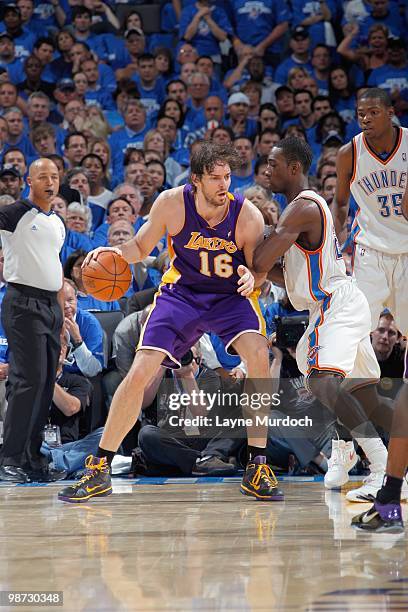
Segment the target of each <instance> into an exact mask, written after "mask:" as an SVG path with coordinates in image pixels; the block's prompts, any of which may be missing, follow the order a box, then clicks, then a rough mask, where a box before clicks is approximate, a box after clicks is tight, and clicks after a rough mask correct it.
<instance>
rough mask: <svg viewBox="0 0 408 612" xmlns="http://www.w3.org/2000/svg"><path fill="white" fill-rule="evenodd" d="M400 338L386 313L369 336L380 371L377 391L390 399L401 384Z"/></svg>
mask: <svg viewBox="0 0 408 612" xmlns="http://www.w3.org/2000/svg"><path fill="white" fill-rule="evenodd" d="M400 338H401V334H400V332H399V331H398V329H397V327H396V325H395V321H394V317H393V316H392V315H391V313H389V312H387V311H385V312H383V313H382V314H381V316H380V319H379V321H378V326H377V328H376V329H375V330H374V331H373V332H372V334H371V343H372V345H373V349H374V352H375V356H376V357H377V360H378V363H379V366H380V369H381V380H380V382H379V384H378V391H379V393H380V394H381V395H382V396H386V397H390V398H392V399H394V398H395V396H396V394H397V392H398V389H399V388H400V387H401V385H402V384H403V376H404V350H403V349H402V348H401V345H400V343H399V340H400Z"/></svg>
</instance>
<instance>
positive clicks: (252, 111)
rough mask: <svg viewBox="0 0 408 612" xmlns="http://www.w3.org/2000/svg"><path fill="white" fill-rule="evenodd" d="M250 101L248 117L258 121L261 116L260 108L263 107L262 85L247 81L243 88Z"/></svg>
mask: <svg viewBox="0 0 408 612" xmlns="http://www.w3.org/2000/svg"><path fill="white" fill-rule="evenodd" d="M241 91H242V93H244V94H245V95H246V96H247V98H248V100H249V111H248V117H249V118H250V119H255V120H256V119H257V118H258V115H259V107H260V106H261V98H262V85H261V84H260V83H258V82H257V81H247V82H246V83H245V84H244V85H243V86H242V88H241Z"/></svg>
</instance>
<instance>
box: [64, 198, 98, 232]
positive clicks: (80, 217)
mask: <svg viewBox="0 0 408 612" xmlns="http://www.w3.org/2000/svg"><path fill="white" fill-rule="evenodd" d="M67 228H68V229H70V230H72V231H74V232H78V233H79V234H86V236H87V237H89V234H90V232H91V229H92V212H91V209H90V208H88V206H85V205H84V204H80V203H79V202H71V204H69V205H68V208H67Z"/></svg>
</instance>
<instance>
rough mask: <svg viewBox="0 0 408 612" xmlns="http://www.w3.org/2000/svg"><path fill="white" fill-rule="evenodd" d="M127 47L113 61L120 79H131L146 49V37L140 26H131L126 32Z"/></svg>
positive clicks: (116, 74) (117, 76)
mask: <svg viewBox="0 0 408 612" xmlns="http://www.w3.org/2000/svg"><path fill="white" fill-rule="evenodd" d="M124 36H125V49H124V50H123V52H122V53H121V54H118V56H117V57H116V58H115V60H114V61H113V64H112V65H113V68H114V70H115V76H116V78H117V80H118V81H120V80H121V79H130V78H131V77H132V76H133V74H134V73H135V72H136V71H137V68H138V64H137V60H138V57H139V55H141V54H142V53H143V52H144V50H145V45H146V39H145V35H144V33H143V30H142V29H141V28H140V27H136V26H132V27H129V29H128V30H126V32H125V35H124Z"/></svg>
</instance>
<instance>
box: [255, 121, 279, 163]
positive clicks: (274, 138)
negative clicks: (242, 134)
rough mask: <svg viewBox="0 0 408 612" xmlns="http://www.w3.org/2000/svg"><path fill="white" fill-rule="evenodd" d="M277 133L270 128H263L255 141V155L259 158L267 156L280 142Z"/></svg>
mask: <svg viewBox="0 0 408 612" xmlns="http://www.w3.org/2000/svg"><path fill="white" fill-rule="evenodd" d="M280 139H281V137H280V134H279V132H277V131H276V130H272V129H270V128H265V129H264V130H263V131H262V132H261V133H260V134H259V137H258V139H257V144H256V153H257V155H258V156H259V157H262V156H264V155H266V156H268V155H269V153H270V152H271V149H272V147H273V146H274V145H275V144H277V143H278V142H279V141H280Z"/></svg>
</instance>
